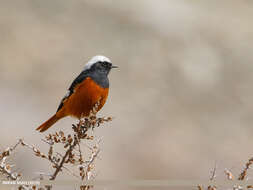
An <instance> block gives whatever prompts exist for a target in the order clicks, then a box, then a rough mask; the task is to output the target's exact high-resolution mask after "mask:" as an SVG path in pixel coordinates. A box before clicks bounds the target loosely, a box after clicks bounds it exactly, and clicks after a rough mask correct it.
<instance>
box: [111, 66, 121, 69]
mask: <svg viewBox="0 0 253 190" xmlns="http://www.w3.org/2000/svg"><path fill="white" fill-rule="evenodd" d="M114 68H119V67H118V66H117V65H112V66H111V69H114Z"/></svg>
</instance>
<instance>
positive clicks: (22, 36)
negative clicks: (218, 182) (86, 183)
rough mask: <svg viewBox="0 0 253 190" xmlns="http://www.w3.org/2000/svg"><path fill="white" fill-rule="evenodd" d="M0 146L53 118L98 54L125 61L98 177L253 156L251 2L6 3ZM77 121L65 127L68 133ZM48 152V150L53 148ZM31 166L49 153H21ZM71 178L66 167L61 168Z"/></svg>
mask: <svg viewBox="0 0 253 190" xmlns="http://www.w3.org/2000/svg"><path fill="white" fill-rule="evenodd" d="M0 3H1V6H0V121H1V128H0V133H1V138H0V148H1V149H3V148H4V147H6V146H9V145H10V144H13V143H14V142H16V139H18V138H24V139H25V140H26V141H28V142H31V143H34V144H36V145H37V146H40V147H43V148H46V146H45V145H44V144H43V143H42V142H41V141H40V139H41V138H42V137H43V135H41V134H39V133H38V132H36V131H35V128H36V127H37V126H38V125H39V124H41V123H42V122H43V121H44V120H46V119H47V118H48V117H49V116H51V115H52V114H53V113H54V112H55V111H56V109H57V106H58V104H59V101H60V100H61V98H62V96H63V95H64V94H65V93H66V89H67V88H68V87H69V85H70V84H71V82H72V80H73V79H74V78H75V77H76V76H77V75H78V74H79V73H80V71H81V69H82V68H83V67H84V64H85V63H86V61H87V60H88V59H90V57H92V56H94V55H96V54H103V55H106V56H108V57H109V58H110V59H111V60H112V62H113V63H114V64H116V65H118V66H119V67H120V68H119V69H118V70H113V71H112V72H111V74H110V85H111V88H110V95H109V99H108V101H107V103H106V105H105V106H104V108H103V110H102V111H101V112H100V114H99V115H100V116H114V117H115V119H114V120H113V122H112V123H110V124H108V126H107V127H104V128H100V129H97V130H96V131H95V134H96V135H97V136H102V137H103V143H102V153H101V155H100V156H101V160H99V161H98V164H97V171H98V176H97V178H98V179H133V178H137V179H208V177H209V174H210V170H211V168H212V167H213V165H214V162H215V161H217V163H218V177H219V179H223V178H224V177H223V169H224V168H229V169H231V171H233V172H234V173H235V174H236V173H237V172H239V171H240V169H241V168H242V165H243V163H244V162H245V161H246V160H247V159H248V158H249V157H250V156H252V154H253V150H252V143H253V140H252V132H253V129H252V124H253V117H252V114H253V101H252V95H253V86H252V82H253V75H252V73H253V63H252V61H253V54H252V44H253V26H252V18H253V3H252V1H233V0H231V1H218V0H217V1H216V0H213V1H198V0H196V1H191V0H189V1H183V0H170V1H154V0H153V1H151V0H139V1H134V0H129V1H113V0H106V1H99V0H92V1H85V0H74V1H70V0H54V1H52V0H41V1H39V0H12V1H5V0H1V1H0ZM75 121H76V120H74V119H72V118H66V119H63V120H61V121H60V122H58V123H57V124H56V125H55V126H54V127H53V128H51V130H50V132H53V131H55V130H57V129H59V128H61V129H62V130H65V131H70V129H69V128H70V124H71V123H73V122H75ZM44 150H46V149H44ZM15 158H16V160H15V163H16V164H17V166H18V168H21V169H23V173H24V174H25V175H27V176H30V175H33V172H36V171H48V169H47V162H46V161H45V162H42V161H40V160H39V159H37V158H34V157H31V156H30V155H29V154H27V152H23V151H22V150H20V151H17V153H16V157H15ZM62 178H63V177H62Z"/></svg>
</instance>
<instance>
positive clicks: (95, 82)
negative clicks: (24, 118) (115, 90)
mask: <svg viewBox="0 0 253 190" xmlns="http://www.w3.org/2000/svg"><path fill="white" fill-rule="evenodd" d="M113 68H118V66H116V65H112V63H111V60H110V59H109V58H107V57H105V56H103V55H96V56H94V57H92V58H91V59H90V60H89V61H88V62H87V63H86V64H85V66H84V68H83V70H82V72H81V73H80V74H79V75H78V76H77V77H76V78H75V80H74V81H73V82H72V84H71V85H70V87H69V89H68V91H67V93H66V95H65V96H64V97H63V98H62V100H61V102H60V104H59V106H58V109H57V111H56V113H55V114H54V115H53V116H52V117H50V118H49V119H48V120H47V121H45V122H44V123H43V124H41V125H40V126H39V127H38V128H37V129H36V130H38V131H39V132H44V131H46V130H47V129H48V128H50V127H51V126H52V125H54V124H55V123H56V122H57V121H59V120H60V119H62V118H64V117H66V116H72V117H75V118H77V119H81V118H82V117H87V116H89V114H90V113H91V111H92V110H93V108H94V106H95V105H96V104H97V110H96V111H99V110H100V109H101V108H102V107H103V106H104V104H105V102H106V99H107V97H108V92H109V79H108V74H109V73H110V71H111V69H113Z"/></svg>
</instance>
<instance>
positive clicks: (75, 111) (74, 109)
mask: <svg viewBox="0 0 253 190" xmlns="http://www.w3.org/2000/svg"><path fill="white" fill-rule="evenodd" d="M108 92H109V88H102V87H101V86H99V85H98V84H97V83H95V82H94V81H93V80H92V79H91V78H90V77H87V78H86V79H85V80H84V81H83V82H81V83H80V84H78V85H77V86H76V87H75V89H74V93H73V94H72V95H71V96H70V97H68V98H67V99H66V100H65V101H64V104H63V107H62V109H61V110H59V113H57V114H59V115H65V116H67V115H71V116H74V117H77V118H81V117H84V116H88V115H89V114H90V111H91V110H92V109H93V107H94V106H95V104H96V103H98V102H99V106H98V110H97V111H99V110H100V109H101V108H102V107H103V105H104V104H105V101H106V99H107V96H108Z"/></svg>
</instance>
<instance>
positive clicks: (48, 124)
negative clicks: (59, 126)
mask: <svg viewBox="0 0 253 190" xmlns="http://www.w3.org/2000/svg"><path fill="white" fill-rule="evenodd" d="M59 119H61V117H57V116H56V114H54V115H53V116H52V117H51V118H49V119H48V120H47V121H46V122H44V123H43V124H42V125H41V126H39V127H38V128H37V129H36V130H38V131H40V132H44V131H46V130H47V129H48V128H49V127H51V126H52V125H53V124H55V123H56V122H57V121H58V120H59Z"/></svg>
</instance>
